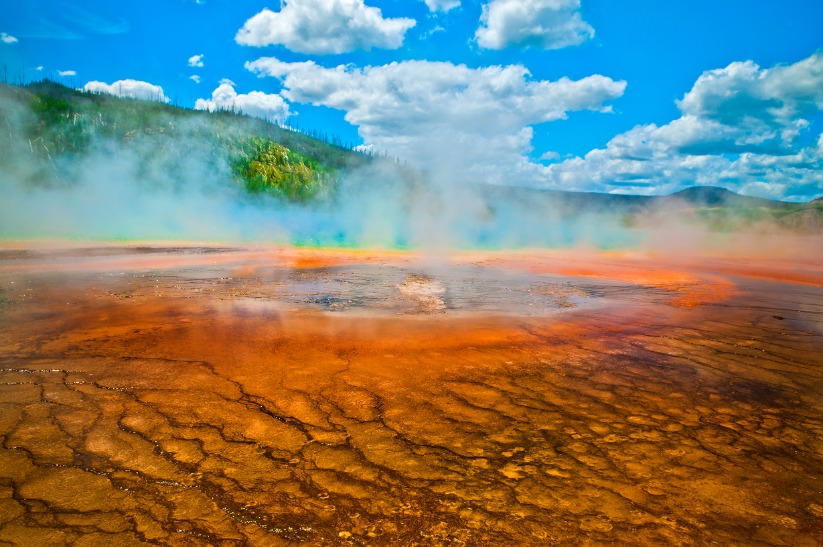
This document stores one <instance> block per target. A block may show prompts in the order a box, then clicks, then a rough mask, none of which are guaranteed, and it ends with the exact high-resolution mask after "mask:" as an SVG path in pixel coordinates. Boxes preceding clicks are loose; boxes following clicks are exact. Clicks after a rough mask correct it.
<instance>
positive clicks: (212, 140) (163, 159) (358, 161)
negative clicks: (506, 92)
mask: <svg viewBox="0 0 823 547" xmlns="http://www.w3.org/2000/svg"><path fill="white" fill-rule="evenodd" d="M0 127H2V129H3V131H0V147H3V148H4V149H5V150H8V151H13V153H11V154H4V157H2V158H0V168H5V170H7V171H8V170H13V171H14V172H15V175H16V176H17V177H18V179H21V180H24V181H25V182H27V183H30V184H35V185H49V184H54V183H71V182H72V177H73V176H74V174H73V173H72V168H73V166H74V164H75V163H76V162H74V161H73V160H77V159H83V158H84V157H88V156H89V155H91V154H93V153H105V152H106V151H107V150H109V151H112V150H126V151H128V150H131V151H133V152H134V153H135V154H136V155H137V156H138V157H139V158H140V160H141V161H140V163H141V164H143V165H142V166H141V169H143V170H144V171H146V172H149V171H151V170H152V169H154V171H155V172H166V173H167V174H169V176H170V177H172V178H173V177H175V176H179V177H184V176H185V175H186V174H185V173H183V172H181V169H184V167H181V166H182V165H184V164H185V160H186V159H188V158H192V157H197V158H199V159H201V160H202V163H203V164H204V165H206V166H208V167H209V169H210V170H212V171H213V172H214V173H215V175H216V174H218V173H219V172H221V170H222V171H223V172H226V171H228V172H230V173H231V174H232V175H233V176H234V178H235V180H236V182H237V183H238V184H239V185H240V186H241V187H244V188H245V189H246V190H247V191H249V192H250V193H253V194H260V193H266V194H270V195H274V196H277V197H280V198H283V199H287V200H296V201H306V200H311V199H317V198H320V197H323V196H327V195H331V192H332V189H333V186H334V184H335V181H336V180H337V179H338V178H339V174H340V173H341V172H342V171H343V170H346V169H350V168H352V167H357V166H360V165H363V164H365V163H368V162H370V161H372V158H371V157H369V156H368V155H364V154H361V153H359V152H355V151H353V150H351V149H349V148H346V147H344V146H341V145H340V144H339V142H338V141H337V140H336V139H333V141H334V142H327V141H324V140H320V139H317V138H315V137H312V136H309V135H306V134H303V133H300V132H297V131H293V130H290V129H287V128H283V127H279V126H277V125H274V124H271V123H268V122H266V121H263V120H260V119H256V118H251V117H249V116H245V115H242V114H239V113H234V112H228V111H220V112H214V113H209V112H204V111H196V110H190V109H184V108H178V107H174V106H170V105H167V104H163V103H158V102H152V101H140V100H135V99H125V98H119V97H114V96H111V95H98V94H91V93H84V92H81V91H77V90H74V89H70V88H67V87H65V86H62V85H60V84H57V83H54V82H50V81H42V82H37V83H33V84H29V85H26V86H11V85H5V84H0ZM112 159H115V158H112ZM226 167H228V169H226Z"/></svg>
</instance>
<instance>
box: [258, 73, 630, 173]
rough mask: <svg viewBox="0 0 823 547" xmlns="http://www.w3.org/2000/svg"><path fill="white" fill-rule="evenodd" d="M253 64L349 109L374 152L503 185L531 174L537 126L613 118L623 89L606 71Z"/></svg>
mask: <svg viewBox="0 0 823 547" xmlns="http://www.w3.org/2000/svg"><path fill="white" fill-rule="evenodd" d="M246 68H247V69H249V70H251V71H253V72H256V73H258V74H260V75H266V76H272V77H275V78H278V79H279V80H280V81H281V82H282V85H283V88H284V90H283V92H282V95H283V96H285V97H286V98H287V99H289V100H290V101H293V102H300V103H310V104H314V105H322V106H327V107H331V108H335V109H338V110H342V111H345V113H346V114H345V118H346V120H347V121H348V122H349V123H351V124H353V125H355V126H357V128H358V132H359V134H360V136H361V137H362V138H363V140H364V143H365V145H367V146H368V145H373V146H374V147H376V149H378V150H381V151H382V150H385V151H387V152H388V153H390V154H393V155H396V156H399V157H401V158H404V159H408V160H411V161H415V162H417V163H418V164H420V165H421V166H424V167H432V168H435V169H436V170H437V171H438V172H439V173H441V174H444V175H446V176H449V177H452V178H470V177H473V178H474V179H475V180H478V181H480V180H498V181H501V182H502V181H503V180H502V179H509V178H511V177H513V176H514V173H513V172H512V171H513V170H516V169H520V170H521V171H523V170H528V169H530V167H529V161H528V159H527V158H526V157H525V154H527V153H528V152H529V151H530V146H531V139H532V129H531V127H530V126H531V125H534V124H539V123H544V122H550V121H553V120H559V119H563V118H565V117H566V116H567V113H568V112H570V111H575V110H594V111H601V112H607V111H609V110H610V107H609V106H607V105H606V104H605V103H606V102H607V101H609V100H611V99H614V98H616V97H619V96H620V95H622V93H623V90H624V88H625V85H626V84H625V82H617V81H614V80H612V79H611V78H607V77H605V76H600V75H594V76H589V77H586V78H583V79H581V80H576V81H573V80H570V79H568V78H561V79H560V80H557V81H542V80H535V79H533V78H532V77H531V75H530V73H529V72H528V70H526V69H525V68H524V67H522V66H519V65H512V66H491V67H485V68H477V69H473V68H468V67H466V66H465V65H454V64H451V63H445V62H428V61H404V62H399V63H397V62H396V63H391V64H389V65H384V66H369V67H365V68H356V67H352V66H338V67H335V68H324V67H322V66H319V65H317V64H315V63H314V62H312V61H307V62H298V63H287V62H281V61H279V60H278V59H276V58H271V57H269V58H261V59H258V60H257V61H254V62H251V63H246Z"/></svg>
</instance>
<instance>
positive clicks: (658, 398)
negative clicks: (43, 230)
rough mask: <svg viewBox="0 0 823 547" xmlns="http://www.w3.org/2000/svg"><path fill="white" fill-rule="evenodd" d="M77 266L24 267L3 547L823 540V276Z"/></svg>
mask: <svg viewBox="0 0 823 547" xmlns="http://www.w3.org/2000/svg"><path fill="white" fill-rule="evenodd" d="M12 253H16V254H12ZM61 253H62V254H61ZM61 253H56V254H52V253H49V252H47V251H44V250H37V251H27V250H25V249H23V250H20V249H17V250H9V251H7V252H6V254H0V436H2V437H1V438H2V450H0V544H6V543H8V544H20V545H63V544H71V545H98V544H102V543H108V544H113V545H129V544H145V543H149V544H152V543H153V544H161V545H166V544H172V545H281V544H282V545H285V544H294V543H306V544H313V545H314V544H332V545H340V544H356V545H366V544H369V545H392V544H397V545H415V544H419V545H524V544H535V545H542V544H572V545H599V544H603V543H610V542H615V543H622V544H632V545H634V544H649V545H659V544H667V545H669V544H670V545H705V544H713V543H716V544H736V545H740V544H745V545H793V546H794V545H818V544H820V542H821V541H823V442H822V441H821V439H823V431H822V430H823V396H822V395H821V390H823V381H821V376H823V268H821V267H820V266H818V265H816V264H814V262H808V261H807V262H796V263H789V262H786V263H783V264H782V265H781V266H780V267H777V266H775V265H774V263H772V262H771V261H770V262H764V261H758V260H754V259H752V260H745V261H742V260H738V261H733V260H722V259H713V260H704V261H699V262H688V261H685V260H682V261H680V262H675V261H663V260H652V259H648V258H637V257H630V256H619V255H605V254H603V255H600V254H589V255H584V254H579V255H569V254H564V255H561V254H551V253H544V254H539V253H535V254H530V255H516V254H489V255H460V256H454V257H450V258H440V259H437V260H430V259H422V258H416V257H413V256H409V255H403V254H391V253H385V254H370V253H345V252H320V251H298V250H289V249H285V250H283V249H280V250H271V249H268V250H266V249H263V250H253V249H226V248H219V249H216V248H208V247H207V248H174V247H142V248H135V247H118V248H114V250H112V249H111V248H104V249H98V250H90V249H75V250H72V251H71V252H70V253H67V252H64V251H63V252H61Z"/></svg>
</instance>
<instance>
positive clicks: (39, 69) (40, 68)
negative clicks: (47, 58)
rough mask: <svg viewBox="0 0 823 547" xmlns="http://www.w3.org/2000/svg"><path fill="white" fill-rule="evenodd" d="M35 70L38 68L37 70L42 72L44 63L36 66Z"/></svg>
mask: <svg viewBox="0 0 823 547" xmlns="http://www.w3.org/2000/svg"><path fill="white" fill-rule="evenodd" d="M34 70H36V71H37V72H42V71H43V65H40V66H37V67H34Z"/></svg>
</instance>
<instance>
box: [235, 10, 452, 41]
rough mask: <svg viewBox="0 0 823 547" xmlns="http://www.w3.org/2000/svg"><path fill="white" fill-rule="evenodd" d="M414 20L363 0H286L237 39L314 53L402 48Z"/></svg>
mask: <svg viewBox="0 0 823 547" xmlns="http://www.w3.org/2000/svg"><path fill="white" fill-rule="evenodd" d="M441 3H442V2H441ZM415 24H416V22H415V21H414V19H407V18H392V19H386V18H384V17H383V13H382V12H381V11H380V9H378V8H374V7H371V6H367V5H366V4H365V3H364V1H363V0H283V2H282V5H281V8H280V11H277V12H275V11H271V10H269V9H263V11H261V12H260V13H258V14H257V15H255V16H253V17H252V18H251V19H249V20H248V21H246V23H245V24H244V25H243V28H241V29H240V30H239V31H238V32H237V36H236V37H235V40H236V41H237V43H238V44H243V45H247V46H258V47H261V46H270V45H283V46H285V47H286V48H288V49H290V50H292V51H296V52H299V53H311V54H329V53H345V52H347V51H354V50H358V49H365V50H368V49H371V48H385V49H397V48H399V47H400V46H401V45H403V39H404V37H405V34H406V31H407V30H409V29H410V28H412V27H413V26H414V25H415Z"/></svg>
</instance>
